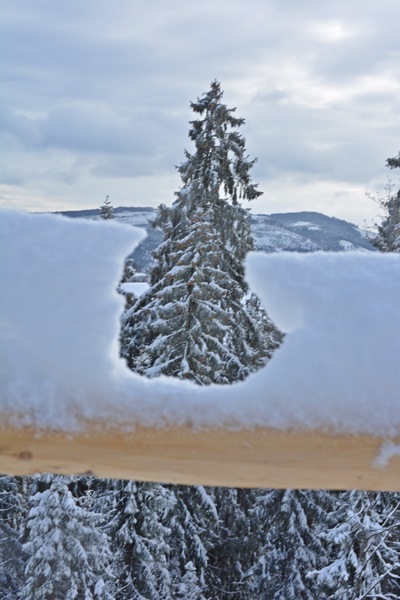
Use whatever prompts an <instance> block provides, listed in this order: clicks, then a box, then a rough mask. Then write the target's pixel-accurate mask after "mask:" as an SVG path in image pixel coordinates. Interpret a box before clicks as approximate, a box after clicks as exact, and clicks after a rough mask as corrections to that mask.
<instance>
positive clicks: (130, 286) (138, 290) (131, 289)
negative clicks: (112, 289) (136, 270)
mask: <svg viewBox="0 0 400 600" xmlns="http://www.w3.org/2000/svg"><path fill="white" fill-rule="evenodd" d="M120 289H121V292H123V293H125V294H134V295H135V296H141V295H142V294H144V292H147V290H148V289H149V284H148V283H147V281H128V282H126V283H121V285H120Z"/></svg>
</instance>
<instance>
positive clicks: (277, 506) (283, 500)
mask: <svg viewBox="0 0 400 600" xmlns="http://www.w3.org/2000/svg"><path fill="white" fill-rule="evenodd" d="M332 501H333V497H332V496H331V495H330V494H328V493H326V492H324V491H322V490H318V491H312V490H270V491H267V492H261V491H260V495H259V497H258V498H257V502H256V505H255V508H254V510H253V511H252V527H253V532H254V535H257V536H258V537H259V542H260V546H259V550H258V551H259V556H258V558H257V561H256V562H255V564H254V565H253V567H252V568H251V569H250V570H249V572H248V574H247V576H248V578H249V579H250V590H251V593H252V595H250V597H254V598H257V599H260V600H261V599H265V600H267V599H268V600H283V599H285V600H314V599H315V598H318V599H319V600H322V599H323V598H326V597H327V596H326V595H325V589H324V587H325V586H324V582H319V581H318V582H316V581H315V580H313V579H312V578H310V577H309V572H310V571H313V570H315V569H316V568H318V567H323V566H325V565H326V564H327V562H328V558H327V552H326V550H325V548H324V546H323V544H322V542H321V539H320V533H321V531H323V530H324V529H326V528H327V524H328V523H329V520H330V511H331V509H332ZM350 597H353V596H347V598H350Z"/></svg>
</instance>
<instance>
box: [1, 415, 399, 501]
mask: <svg viewBox="0 0 400 600" xmlns="http://www.w3.org/2000/svg"><path fill="white" fill-rule="evenodd" d="M383 441H384V440H382V439H380V438H375V437H370V436H366V435H360V436H351V435H328V434H322V433H320V432H301V433H299V432H282V431H277V430H273V429H261V428H258V429H243V430H240V431H227V430H225V429H212V430H207V431H200V432H194V431H193V430H191V429H190V428H189V427H177V428H173V427H171V428H169V429H146V428H137V429H136V430H135V431H134V433H131V434H127V433H122V432H120V431H112V430H107V429H104V430H99V428H98V427H95V426H94V425H91V424H88V425H87V428H86V430H85V433H80V434H77V435H74V436H73V437H72V436H68V435H66V434H65V433H61V432H50V431H46V432H42V433H40V435H38V433H37V432H35V431H34V430H33V429H29V428H23V429H17V428H13V427H3V429H0V473H4V474H10V475H32V474H34V473H44V472H52V473H63V474H70V475H80V474H93V475H95V476H98V477H115V478H121V479H135V480H138V481H158V482H163V483H180V484H203V485H218V486H230V487H267V488H294V489H296V488H298V489H301V488H308V489H322V488H326V489H332V490H341V489H363V490H392V491H394V490H400V456H395V457H393V458H392V459H391V460H390V461H389V462H388V464H387V466H385V467H384V468H378V467H374V466H373V465H372V463H373V460H374V458H376V457H377V455H378V453H379V450H380V448H381V445H382V443H383ZM392 441H393V443H395V444H400V440H392Z"/></svg>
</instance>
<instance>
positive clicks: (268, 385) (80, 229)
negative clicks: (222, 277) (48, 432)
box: [0, 211, 400, 436]
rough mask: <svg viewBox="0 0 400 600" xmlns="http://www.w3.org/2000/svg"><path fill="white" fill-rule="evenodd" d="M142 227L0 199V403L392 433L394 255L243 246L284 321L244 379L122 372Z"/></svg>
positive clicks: (40, 414)
mask: <svg viewBox="0 0 400 600" xmlns="http://www.w3.org/2000/svg"><path fill="white" fill-rule="evenodd" d="M143 237H144V233H143V232H142V231H141V230H138V229H135V228H132V227H131V226H126V225H121V224H117V223H115V222H108V221H100V222H96V221H84V220H73V219H68V218H66V217H61V216H54V215H32V214H25V213H15V212H9V211H2V212H1V213H0V245H1V246H0V257H1V265H0V281H1V282H2V292H1V320H0V414H1V415H2V418H7V419H10V420H11V421H12V422H13V423H14V424H18V425H24V424H31V425H33V426H35V427H36V428H37V429H41V428H50V429H61V430H65V431H75V430H78V429H79V428H80V427H81V426H82V424H83V423H84V422H85V420H95V421H97V422H99V423H103V424H104V426H114V425H115V426H118V427H126V428H127V429H130V428H132V429H133V428H134V426H135V424H139V423H140V424H142V425H165V424H168V423H172V424H183V423H187V424H192V425H193V426H194V427H210V426H224V427H228V428H230V427H231V428H238V427H243V426H247V427H248V426H256V425H262V426H267V427H268V426H272V427H277V428H281V429H286V428H296V429H322V430H327V431H328V430H331V431H342V432H355V433H357V432H365V433H372V434H376V435H383V436H395V435H399V434H400V368H399V356H400V304H399V298H400V256H399V255H383V254H378V253H361V252H348V253H344V254H341V253H322V252H319V253H314V254H295V253H279V254H269V255H263V254H261V253H251V254H250V255H249V257H248V259H247V278H248V281H249V283H250V286H251V288H252V289H253V290H254V291H255V292H256V293H258V294H259V295H260V297H261V299H262V301H263V303H264V305H265V306H266V309H267V311H268V313H269V315H270V316H271V318H272V319H273V320H274V321H275V323H276V324H277V325H278V327H280V328H281V330H282V331H284V332H286V333H287V335H286V337H285V340H284V343H283V344H282V346H281V347H280V348H279V349H278V351H277V352H276V353H275V355H274V357H273V359H272V360H271V361H270V362H269V363H268V365H267V366H266V367H265V368H264V369H263V370H261V371H259V372H258V373H256V374H254V375H252V376H251V377H249V378H248V379H247V380H246V381H244V382H242V383H237V384H234V385H230V386H217V385H213V386H203V387H200V386H196V385H195V384H193V383H191V382H183V381H180V380H176V379H172V378H167V377H159V378H156V379H145V378H143V377H141V376H139V375H137V374H134V373H132V372H131V371H130V370H129V369H128V368H127V367H126V365H125V362H124V361H123V360H122V359H120V358H119V356H118V336H119V318H120V315H121V314H122V312H123V307H124V298H123V296H122V295H120V294H118V293H117V292H116V288H117V285H118V282H119V279H120V276H121V273H122V267H123V261H124V258H125V257H126V256H127V255H128V254H129V253H130V252H131V251H132V249H133V247H134V246H135V244H138V243H139V242H140V241H141V239H143Z"/></svg>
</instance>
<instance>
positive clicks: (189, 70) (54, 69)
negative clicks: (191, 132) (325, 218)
mask: <svg viewBox="0 0 400 600" xmlns="http://www.w3.org/2000/svg"><path fill="white" fill-rule="evenodd" d="M399 23H400V2H399V0H364V1H363V2H360V0H335V1H334V2H330V1H328V0H326V1H321V0H301V1H300V0H246V1H244V0H202V1H201V2H189V1H188V0H168V1H165V0H146V1H144V0H68V1H65V2H61V1H59V2H55V1H54V0H18V2H16V1H15V0H3V1H2V25H1V28H2V31H1V39H2V42H1V44H2V76H1V77H2V82H1V85H2V90H3V102H2V114H1V119H0V122H1V134H2V141H1V144H2V149H3V151H2V161H1V163H2V173H1V179H0V183H1V185H0V206H5V207H14V208H23V209H26V210H62V209H71V208H76V209H81V208H92V207H97V206H99V205H100V204H101V203H102V202H103V200H104V198H105V196H106V195H109V196H110V199H111V202H112V204H113V205H114V206H120V205H124V206H156V205H157V204H159V203H160V202H164V203H166V204H170V203H171V202H172V201H173V192H174V190H176V189H178V188H179V185H180V181H179V176H178V174H177V173H176V171H175V165H177V164H179V163H180V162H181V161H182V160H183V156H184V154H183V151H184V148H187V149H188V150H190V149H191V146H190V141H189V140H188V137H187V132H188V121H189V120H190V119H191V118H192V115H191V112H190V101H191V100H195V99H196V98H197V97H198V96H200V95H201V94H202V93H203V92H205V91H207V89H208V87H209V84H210V82H211V80H213V79H215V78H216V79H218V80H219V81H220V82H221V85H222V88H223V89H224V91H225V95H224V99H225V102H226V103H227V104H228V105H229V106H231V107H232V106H236V107H237V114H238V116H241V117H244V118H245V119H246V124H245V126H244V127H243V128H242V133H243V134H244V136H245V137H246V140H247V149H248V152H249V155H250V157H252V158H253V157H258V163H257V165H256V167H255V168H254V169H253V179H254V180H255V181H256V182H259V185H260V189H261V190H263V192H264V195H263V196H262V197H261V198H260V199H259V200H257V201H255V202H253V206H252V210H253V211H254V212H264V213H272V212H287V211H300V210H316V211H320V212H324V213H325V214H328V215H331V216H336V217H339V218H344V219H347V220H350V221H353V222H356V223H358V224H362V223H363V222H364V220H366V221H367V222H372V221H373V220H374V218H376V216H377V214H379V211H378V209H377V206H376V205H375V204H374V203H373V202H372V201H370V200H369V199H368V198H366V196H365V192H367V191H370V192H374V191H375V190H383V188H384V185H385V183H386V176H387V174H389V172H388V171H387V169H386V168H385V161H386V158H387V157H389V156H395V155H396V154H397V153H398V151H399V150H400V110H399V104H400V41H399V39H400V38H399V33H398V28H399ZM395 175H396V173H395V172H392V178H393V179H394V181H395V182H396V177H395Z"/></svg>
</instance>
